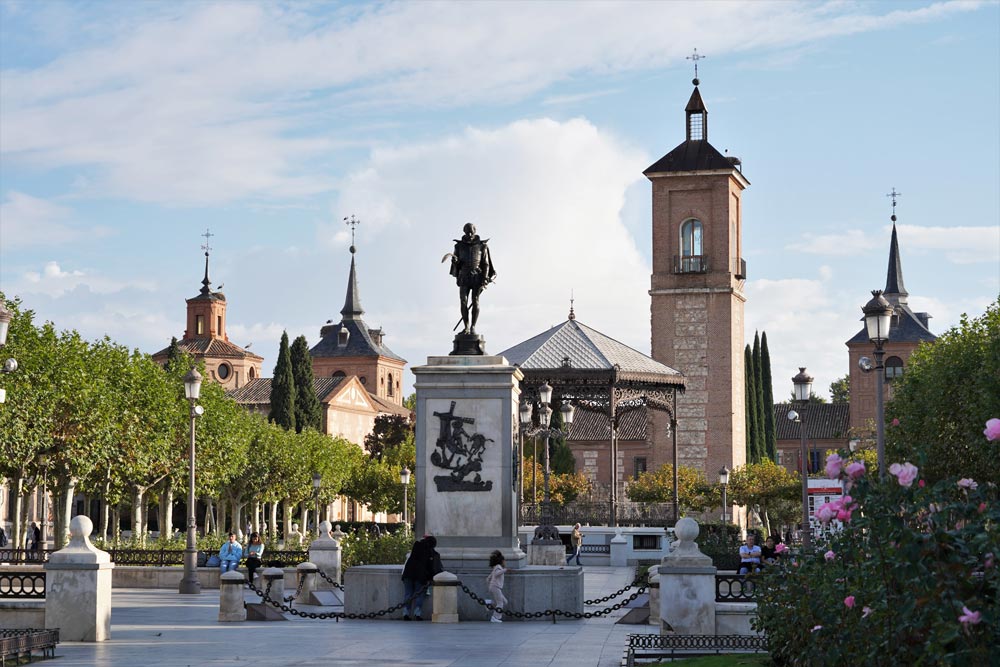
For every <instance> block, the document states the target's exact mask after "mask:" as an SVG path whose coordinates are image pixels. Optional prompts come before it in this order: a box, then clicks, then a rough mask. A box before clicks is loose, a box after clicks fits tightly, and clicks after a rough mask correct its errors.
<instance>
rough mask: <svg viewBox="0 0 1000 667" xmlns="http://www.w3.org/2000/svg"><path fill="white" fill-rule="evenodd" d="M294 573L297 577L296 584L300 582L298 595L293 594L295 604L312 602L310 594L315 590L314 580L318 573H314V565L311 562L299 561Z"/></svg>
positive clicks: (317, 577)
mask: <svg viewBox="0 0 1000 667" xmlns="http://www.w3.org/2000/svg"><path fill="white" fill-rule="evenodd" d="M295 574H296V576H297V578H298V581H297V582H296V585H298V583H299V582H301V584H302V585H301V586H298V595H296V596H295V602H296V604H312V602H311V600H312V594H313V591H315V590H316V580H317V579H319V575H318V574H316V566H315V565H314V564H313V563H309V562H306V563H299V564H298V565H296V566H295Z"/></svg>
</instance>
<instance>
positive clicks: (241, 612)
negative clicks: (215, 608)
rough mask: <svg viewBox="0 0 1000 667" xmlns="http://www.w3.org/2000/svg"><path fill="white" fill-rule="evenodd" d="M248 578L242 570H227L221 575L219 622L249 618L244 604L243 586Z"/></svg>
mask: <svg viewBox="0 0 1000 667" xmlns="http://www.w3.org/2000/svg"><path fill="white" fill-rule="evenodd" d="M246 582H247V581H246V578H245V577H244V576H243V574H242V573H241V572H226V573H225V574H223V575H221V576H220V577H219V622H220V623H229V622H233V621H245V620H247V609H246V606H245V605H244V604H243V586H244V585H246Z"/></svg>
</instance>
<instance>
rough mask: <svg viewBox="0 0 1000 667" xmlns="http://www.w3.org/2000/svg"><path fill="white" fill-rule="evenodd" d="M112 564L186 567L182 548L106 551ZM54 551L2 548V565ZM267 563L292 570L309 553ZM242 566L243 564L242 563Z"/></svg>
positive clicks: (204, 554) (269, 556) (285, 554)
mask: <svg viewBox="0 0 1000 667" xmlns="http://www.w3.org/2000/svg"><path fill="white" fill-rule="evenodd" d="M107 551H108V553H109V554H110V555H111V562H112V563H114V564H116V565H145V566H154V567H181V566H183V565H184V550H183V549H117V548H111V549H108V550H107ZM53 552H55V549H40V550H38V551H34V550H30V549H0V563H10V564H12V565H31V564H33V563H45V562H47V561H48V559H49V554H51V553H53ZM213 553H215V552H214V551H205V550H202V551H199V552H198V565H199V566H200V567H204V565H205V563H206V562H207V560H208V557H209V556H211V554H213ZM263 560H264V564H265V565H267V566H268V567H290V566H293V565H298V564H299V563H304V562H306V561H307V560H309V551H307V550H305V549H288V550H280V551H277V550H276V551H268V552H265V553H264V558H263ZM241 563H242V561H241Z"/></svg>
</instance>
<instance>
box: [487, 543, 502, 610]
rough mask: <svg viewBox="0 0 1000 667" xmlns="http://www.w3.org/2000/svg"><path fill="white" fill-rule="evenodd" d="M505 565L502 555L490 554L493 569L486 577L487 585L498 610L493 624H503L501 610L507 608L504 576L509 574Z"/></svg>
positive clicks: (497, 552)
mask: <svg viewBox="0 0 1000 667" xmlns="http://www.w3.org/2000/svg"><path fill="white" fill-rule="evenodd" d="M505 564H506V561H504V558H503V554H502V553H500V552H499V551H494V552H493V553H491V554H490V567H492V568H493V569H492V570H490V573H489V575H488V576H487V577H486V585H487V586H488V587H489V589H490V595H491V596H493V605H494V606H495V607H496V608H497V610H496V611H494V612H493V616H491V617H490V622H491V623H503V620H502V618H501V617H502V616H503V613H502V611H501V610H503V609H504V608H505V607H506V606H507V598H506V597H504V594H503V575H504V573H505V572H507V568H506V567H504V565H505Z"/></svg>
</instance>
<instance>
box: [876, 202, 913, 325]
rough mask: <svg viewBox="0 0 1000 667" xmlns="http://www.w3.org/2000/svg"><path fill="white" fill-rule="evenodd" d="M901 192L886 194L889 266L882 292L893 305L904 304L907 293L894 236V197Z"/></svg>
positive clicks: (897, 244)
mask: <svg viewBox="0 0 1000 667" xmlns="http://www.w3.org/2000/svg"><path fill="white" fill-rule="evenodd" d="M900 194H901V193H899V192H896V188H893V189H892V192H890V193H889V194H887V195H886V197H892V217H891V218H890V219H891V220H892V240H891V241H890V242H889V268H888V270H887V271H886V276H885V289H884V290H882V293H883V294H884V295H885V298H886V299H887V300H888V301H889V303H891V304H892V305H893V306H899V305H906V299H907V297H908V296H909V293H908V292H907V291H906V286H905V285H903V262H902V260H901V259H900V257H899V239H898V238H897V236H896V198H897V197H899V196H900Z"/></svg>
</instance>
